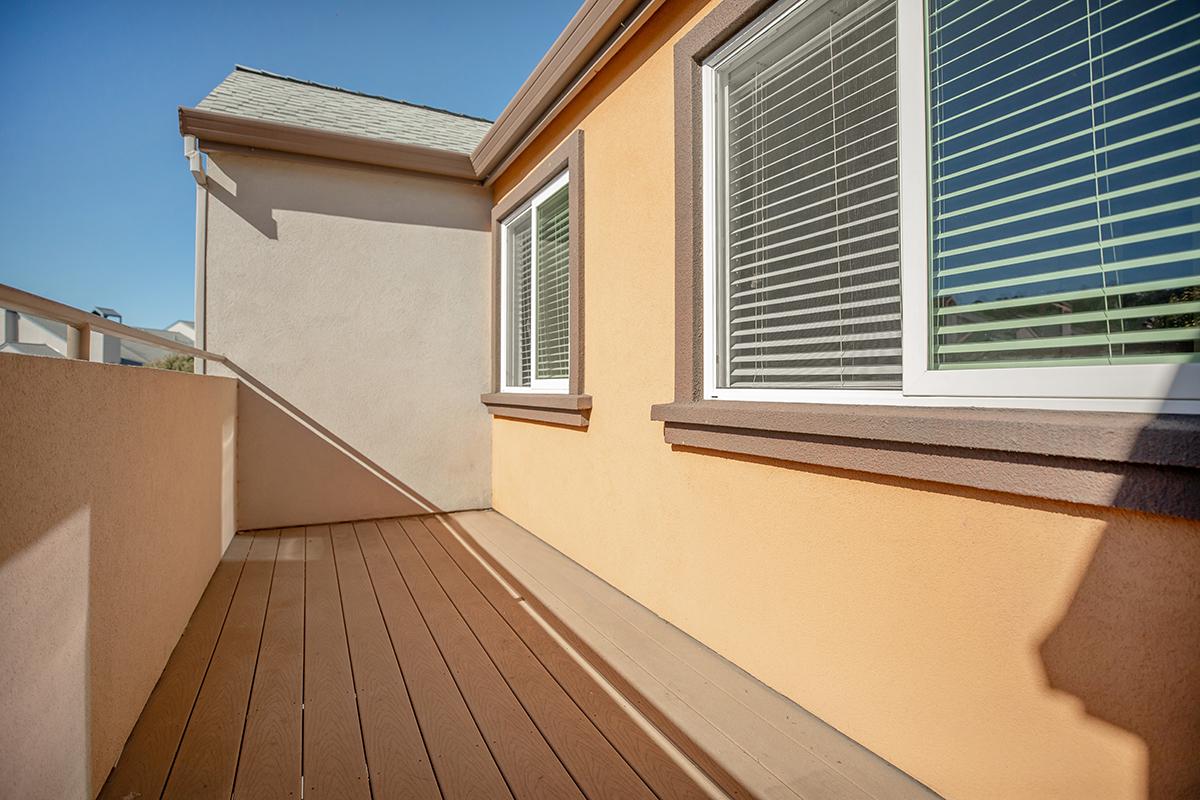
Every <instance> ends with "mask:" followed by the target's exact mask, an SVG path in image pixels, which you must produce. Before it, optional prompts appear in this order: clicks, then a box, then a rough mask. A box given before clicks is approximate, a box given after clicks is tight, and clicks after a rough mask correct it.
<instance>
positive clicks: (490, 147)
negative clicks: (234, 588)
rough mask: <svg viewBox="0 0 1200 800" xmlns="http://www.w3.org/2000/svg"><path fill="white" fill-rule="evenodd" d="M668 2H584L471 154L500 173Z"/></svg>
mask: <svg viewBox="0 0 1200 800" xmlns="http://www.w3.org/2000/svg"><path fill="white" fill-rule="evenodd" d="M664 2H665V0H586V1H585V2H584V4H583V6H582V7H581V8H580V9H579V11H578V12H576V14H575V16H574V17H572V18H571V21H570V22H568V23H567V27H566V28H565V29H564V30H563V32H562V33H561V34H559V36H558V38H557V39H555V40H554V44H552V45H551V46H550V49H549V51H547V53H546V55H544V56H543V57H542V60H541V61H539V62H538V65H537V66H536V67H534V69H533V72H532V73H530V75H529V77H528V78H526V79H525V82H524V83H523V84H521V88H519V89H518V90H517V93H516V94H515V95H513V98H512V100H510V101H509V103H508V105H507V106H505V108H504V111H503V112H501V114H500V116H499V117H497V118H496V121H495V122H494V123H492V127H491V128H489V129H488V131H487V133H485V134H484V136H483V139H481V140H480V142H479V144H478V145H477V146H476V147H475V150H474V152H472V153H471V163H472V164H473V165H474V167H475V172H476V174H477V175H479V176H480V178H483V179H486V180H485V183H491V181H492V180H494V178H495V177H496V175H497V174H498V173H499V172H501V171H502V170H503V169H504V168H505V167H506V166H507V165H508V164H510V163H511V162H512V160H513V159H514V158H516V156H517V155H519V154H520V152H521V151H522V150H524V148H525V147H526V146H527V145H528V144H529V143H530V142H531V141H532V140H533V139H534V138H535V137H536V136H537V134H538V133H540V132H541V131H542V130H543V129H544V128H545V127H546V125H547V124H549V122H550V121H551V120H552V119H553V118H554V117H555V116H556V115H557V114H558V112H559V111H561V110H562V109H563V108H564V107H565V106H566V104H567V103H568V102H569V101H570V100H571V99H572V98H573V97H574V96H575V95H576V94H578V93H579V91H580V90H582V89H583V87H584V86H585V85H586V84H587V83H588V81H590V80H591V78H592V77H593V76H595V75H596V74H597V73H598V72H599V71H600V69H601V67H603V66H604V64H605V63H607V62H608V59H609V58H611V57H612V56H613V55H614V54H615V53H616V52H617V51H618V50H619V49H620V48H621V47H622V46H623V45H624V44H625V42H627V41H628V40H629V38H630V37H632V36H633V34H634V33H636V32H637V30H638V29H639V28H640V27H641V26H642V24H643V23H645V22H646V20H648V19H649V18H650V16H651V15H652V14H653V13H654V12H655V11H656V10H657V9H658V8H659V7H660V6H662V5H663V3H664Z"/></svg>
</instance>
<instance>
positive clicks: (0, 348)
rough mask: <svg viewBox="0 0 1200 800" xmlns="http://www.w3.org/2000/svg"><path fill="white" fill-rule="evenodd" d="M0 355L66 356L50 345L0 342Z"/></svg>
mask: <svg viewBox="0 0 1200 800" xmlns="http://www.w3.org/2000/svg"><path fill="white" fill-rule="evenodd" d="M0 353H18V354H20V355H23V356H50V357H51V358H65V356H64V355H63V354H62V353H60V352H58V351H57V350H55V349H54V348H53V347H51V346H50V345H48V344H34V343H33V342H0Z"/></svg>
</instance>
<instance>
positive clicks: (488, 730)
mask: <svg viewBox="0 0 1200 800" xmlns="http://www.w3.org/2000/svg"><path fill="white" fill-rule="evenodd" d="M414 527H416V528H421V522H420V520H416V519H413V520H407V519H406V520H404V521H403V522H402V523H401V525H399V526H397V525H389V526H387V527H386V528H385V530H384V541H385V542H386V543H387V546H388V549H389V550H390V551H391V553H392V556H393V558H395V559H396V564H397V565H398V566H399V567H400V573H401V574H402V575H403V576H404V580H405V582H406V583H407V584H408V587H409V590H410V591H411V592H412V595H413V599H414V600H415V601H416V603H417V608H418V609H419V610H420V611H421V615H422V616H423V617H424V619H425V622H426V624H427V625H428V626H429V630H430V632H431V633H432V634H433V638H434V640H435V641H436V642H437V644H438V647H439V649H440V650H441V652H442V657H443V658H444V659H445V660H446V663H447V665H448V666H449V667H450V671H451V674H453V675H454V677H455V679H456V683H457V685H458V688H459V691H460V692H461V693H462V695H463V698H464V699H465V700H466V701H467V706H468V708H470V709H471V711H472V716H474V718H475V722H476V724H477V725H478V726H479V729H480V731H481V732H482V733H483V735H484V737H485V739H486V740H487V742H488V745H489V749H490V750H491V752H492V756H493V757H494V758H495V760H496V763H497V764H498V765H499V767H500V770H501V772H502V773H503V774H504V777H505V779H506V781H507V783H508V786H509V789H510V790H511V791H512V793H513V795H514V796H515V797H516V798H517V800H525V799H526V798H530V799H531V800H532V798H546V800H550V799H551V798H563V799H564V800H567V798H572V797H575V798H582V797H583V795H582V794H581V793H580V791H579V788H578V787H577V786H576V785H575V783H574V781H573V780H572V779H571V776H570V775H569V774H568V773H567V771H566V769H565V768H564V767H563V765H562V762H561V761H559V760H558V757H557V756H556V755H555V753H554V751H553V750H552V749H551V748H550V746H549V745H548V744H547V743H546V740H545V738H543V737H542V735H541V733H540V732H539V731H538V729H537V727H536V726H535V725H534V724H533V721H532V720H530V718H529V716H528V714H527V713H526V712H525V709H524V708H523V707H522V706H521V704H520V703H519V702H518V701H517V698H516V697H515V696H514V695H513V693H512V691H511V689H510V688H509V686H508V684H507V683H506V682H505V680H504V678H503V676H501V675H500V673H499V671H498V670H497V669H496V666H495V664H494V663H493V662H492V660H491V658H489V656H488V654H487V652H486V651H485V650H484V649H483V646H482V645H481V644H480V643H479V641H478V639H476V638H475V635H474V634H473V633H472V631H471V629H470V627H468V626H467V624H466V622H465V621H464V620H463V618H462V616H461V615H460V614H459V612H458V610H457V609H456V608H455V606H454V604H453V603H452V602H451V601H450V598H449V597H447V596H446V593H445V591H444V590H443V589H442V587H441V585H440V584H439V583H438V581H437V579H436V578H435V577H434V575H433V573H432V572H431V571H430V570H429V567H428V565H427V564H426V563H425V561H424V559H422V558H421V555H420V553H419V552H418V551H417V549H416V548H415V547H414V545H413V543H412V541H411V539H410V538H409V531H410V530H412V529H413V528H414Z"/></svg>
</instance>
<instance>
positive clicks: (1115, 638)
mask: <svg viewBox="0 0 1200 800" xmlns="http://www.w3.org/2000/svg"><path fill="white" fill-rule="evenodd" d="M703 10H704V8H703V6H702V5H701V4H697V3H691V4H688V3H674V4H668V5H667V7H666V8H665V10H664V11H660V12H659V13H658V14H657V15H656V17H655V19H654V20H652V21H651V23H649V26H648V27H647V28H646V29H645V30H644V31H642V32H640V33H639V34H638V35H637V37H636V38H635V40H634V45H633V47H631V48H627V52H623V53H622V54H621V55H620V56H618V58H617V59H616V60H615V61H614V62H613V63H612V64H611V65H610V66H609V67H608V68H606V70H605V71H604V72H603V73H602V74H601V75H600V76H599V77H598V78H597V80H596V81H595V82H594V84H593V85H592V86H591V87H589V89H588V90H587V91H586V92H585V93H584V94H583V95H582V96H581V97H580V98H579V99H578V100H577V101H575V102H574V103H573V104H572V105H571V106H570V107H568V109H566V111H565V112H564V113H563V115H562V116H561V118H560V119H559V120H558V121H556V122H555V123H554V125H552V126H551V127H550V128H549V129H548V130H547V132H546V134H545V136H544V137H543V138H542V139H541V140H539V141H538V142H536V143H535V145H534V147H532V148H531V151H530V153H529V155H527V156H525V157H523V158H522V159H519V160H518V161H517V162H516V163H515V165H514V167H513V168H512V169H510V170H509V171H508V172H507V173H506V174H505V175H503V176H501V178H500V179H499V180H498V181H497V182H496V185H495V186H496V189H497V197H498V198H499V197H502V196H503V193H504V192H505V191H507V189H508V188H511V187H512V186H513V185H515V183H516V182H517V181H519V179H520V178H521V176H522V175H523V174H524V173H526V172H527V171H528V170H529V169H530V168H531V167H532V166H533V165H534V164H536V162H537V161H538V160H539V159H540V158H541V157H544V155H545V154H546V153H548V152H550V150H551V149H552V148H553V147H554V146H555V145H556V144H557V143H558V141H561V139H562V137H563V136H565V135H566V134H567V133H569V132H570V131H571V130H573V129H574V128H575V127H579V128H582V129H583V130H584V131H585V135H586V143H587V145H586V147H587V151H586V157H585V165H586V166H585V169H586V187H587V189H586V191H587V198H586V204H585V208H586V214H587V230H588V236H587V240H586V243H585V248H586V256H585V264H586V269H587V274H586V283H587V293H586V299H585V303H586V311H585V320H586V334H585V335H586V342H587V350H586V353H585V359H586V376H587V385H586V386H585V387H584V390H585V391H587V392H588V393H590V394H591V395H592V396H593V397H594V409H593V412H592V415H591V424H590V426H589V428H588V430H587V431H586V432H580V431H576V430H569V429H564V428H557V427H553V426H548V425H541V424H534V423H528V422H521V421H516V420H508V419H501V418H497V419H495V420H494V421H493V423H492V425H493V443H492V444H493V468H492V478H493V503H494V506H495V508H496V509H497V510H498V511H500V512H502V513H504V514H505V515H507V516H509V517H510V518H512V519H513V520H515V521H516V522H518V523H520V524H521V525H523V526H525V527H526V528H528V529H529V530H530V531H532V532H533V533H535V534H536V535H538V536H539V537H541V538H542V539H544V540H545V541H547V542H548V543H550V544H551V545H553V546H554V547H556V548H558V549H559V550H561V551H562V552H564V553H565V554H566V555H568V556H570V557H571V558H573V559H575V560H576V561H578V562H579V563H581V564H583V565H584V566H586V567H587V568H589V569H591V570H592V571H594V572H595V573H597V574H598V575H599V576H600V577H602V578H604V579H606V580H607V581H609V582H610V583H612V584H613V585H614V586H616V587H617V588H618V589H620V590H622V591H624V592H626V593H627V594H629V595H630V596H632V597H633V598H634V599H636V600H638V601H639V602H641V603H643V604H645V605H646V606H648V607H649V608H650V609H652V610H653V611H655V612H657V613H658V614H660V615H661V616H663V617H664V618H665V619H667V620H668V621H670V622H672V623H674V624H675V625H677V626H679V627H680V628H682V629H683V630H685V631H687V632H688V633H690V634H691V635H693V636H695V637H696V638H697V639H699V640H700V641H702V642H704V643H705V644H707V645H709V646H711V647H712V648H714V649H715V650H716V651H718V652H719V653H721V654H723V655H724V656H726V657H727V658H729V659H730V660H732V661H734V662H735V663H737V664H738V665H740V666H741V667H743V668H745V669H746V670H748V671H749V672H751V673H752V674H754V675H755V676H757V677H758V678H760V679H761V680H762V681H764V682H765V683H767V684H768V685H770V686H772V687H774V688H775V689H777V690H779V691H780V692H782V693H784V694H785V695H787V696H788V697H790V698H792V699H793V700H795V701H796V702H797V703H799V704H800V705H802V706H804V707H805V708H807V709H809V710H810V711H812V712H814V713H816V714H817V715H818V716H820V717H821V718H822V719H824V720H826V721H827V722H829V723H830V724H832V725H834V726H835V727H837V728H838V729H840V730H841V731H843V732H844V733H846V734H847V735H849V736H851V737H852V738H854V739H856V740H857V741H859V742H861V743H862V744H864V745H865V746H867V747H868V748H870V749H872V750H874V751H875V752H876V753H878V754H880V755H881V756H883V757H884V758H886V759H888V760H889V761H891V762H892V763H894V764H896V765H897V766H899V767H900V768H901V769H903V770H905V771H907V772H908V773H910V774H911V775H913V776H914V777H916V778H917V779H919V780H921V781H923V782H925V783H926V784H928V785H929V786H930V787H931V788H933V789H935V790H936V791H938V792H940V793H942V794H943V795H944V796H946V797H948V798H953V799H955V800H1013V798H1039V799H1040V798H1079V800H1135V799H1137V798H1155V799H1156V800H1157V799H1158V798H1184V797H1195V796H1197V795H1200V759H1197V758H1196V754H1197V753H1200V659H1197V658H1196V654H1197V653H1200V526H1198V525H1196V524H1191V523H1187V522H1185V521H1182V520H1175V519H1168V518H1156V517H1150V516H1142V515H1137V514H1134V513H1121V512H1115V511H1112V510H1109V509H1102V508H1096V507H1086V506H1071V505H1066V504H1054V503H1050V502H1041V501H1034V500H1030V499H1027V498H1020V497H1016V496H1009V495H1002V494H992V493H986V492H982V491H976V490H967V489H962V488H956V487H953V486H947V485H941V484H933V483H921V482H916V481H907V480H900V479H888V478H882V477H879V476H873V475H870V474H866V473H854V472H845V471H835V470H828V469H822V468H816V467H805V466H803V465H794V464H792V465H789V464H783V463H772V462H768V461H765V460H759V459H753V458H742V457H734V456H727V455H722V454H719V453H709V452H697V451H687V450H685V449H673V448H672V447H670V446H668V445H666V444H664V443H663V438H662V427H661V425H660V424H658V423H654V422H651V421H650V418H649V409H650V405H651V404H653V403H660V402H665V401H669V400H671V399H672V396H673V375H674V366H673V358H674V328H673V325H674V229H673V226H672V224H671V214H672V211H671V210H672V209H673V208H674V196H673V193H674V172H673V117H672V113H673V111H672V109H673V86H672V53H671V44H672V43H673V42H674V41H675V40H676V39H677V38H678V37H679V35H681V34H682V32H685V31H686V29H687V28H689V27H690V25H691V24H692V22H694V20H695V19H698V18H699V14H701V13H702V12H703ZM1198 490H1200V489H1198Z"/></svg>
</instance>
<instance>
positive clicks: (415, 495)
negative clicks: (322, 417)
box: [221, 358, 442, 514]
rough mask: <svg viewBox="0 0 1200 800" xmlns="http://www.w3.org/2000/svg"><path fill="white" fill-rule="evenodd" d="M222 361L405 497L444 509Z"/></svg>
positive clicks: (429, 508) (427, 507)
mask: <svg viewBox="0 0 1200 800" xmlns="http://www.w3.org/2000/svg"><path fill="white" fill-rule="evenodd" d="M221 363H223V364H224V365H225V367H226V368H228V369H229V371H230V372H232V373H233V374H234V375H236V376H237V378H238V380H240V381H242V382H243V383H244V384H246V385H247V386H249V387H250V388H251V389H253V390H254V391H256V392H257V393H258V394H260V395H262V396H263V397H265V398H266V399H267V400H269V401H270V402H271V403H273V404H274V405H275V406H276V407H278V408H279V409H280V410H282V411H283V412H284V413H286V414H287V415H288V416H290V417H292V418H293V419H294V420H296V421H297V422H299V423H300V424H301V425H303V426H305V427H306V428H308V429H309V430H310V431H312V432H313V433H315V434H316V435H317V436H319V437H321V438H322V439H324V440H325V442H326V443H327V444H329V445H332V446H333V447H335V448H337V449H338V450H340V451H341V452H342V454H343V455H345V456H346V457H347V458H349V459H351V460H352V461H354V462H355V463H357V464H358V465H359V466H360V467H362V468H363V469H365V470H367V471H368V472H370V473H372V474H373V475H374V476H375V477H377V478H379V479H380V480H381V481H383V482H384V483H386V484H388V485H389V486H391V487H392V488H393V489H395V490H396V491H398V492H400V493H401V494H403V495H405V496H406V497H408V499H410V500H412V501H413V502H415V503H416V504H417V505H419V506H421V507H422V508H424V509H425V510H426V511H428V512H429V513H433V514H437V513H442V510H441V509H439V508H438V507H437V506H436V505H434V504H433V503H432V502H430V501H429V500H428V499H427V498H426V497H425V496H424V495H422V494H421V493H420V492H418V491H417V490H416V489H413V488H412V487H411V486H409V485H408V484H407V483H405V482H404V481H402V480H400V479H399V478H397V477H396V476H395V475H393V474H392V473H390V472H388V471H387V470H386V469H384V468H383V467H381V466H380V465H379V464H377V463H376V462H374V461H373V460H371V459H370V458H368V457H367V456H366V455H364V454H363V453H362V452H361V451H360V450H358V449H357V448H356V447H354V446H353V445H351V444H350V443H349V442H347V441H346V440H344V439H342V438H341V437H340V436H338V435H337V434H335V433H334V432H333V431H331V430H329V429H328V428H326V427H325V426H324V425H322V424H321V423H319V422H317V421H316V420H315V419H313V418H312V417H310V416H309V415H308V414H305V413H304V412H303V411H301V410H300V409H299V408H297V407H296V406H294V405H293V404H292V403H290V402H289V401H288V400H286V399H285V398H284V397H283V396H281V395H280V394H279V393H278V392H276V391H275V390H274V389H272V388H271V387H269V386H267V385H266V384H265V383H263V382H262V381H260V380H259V379H258V378H255V377H254V376H253V375H251V374H250V373H249V372H247V371H246V370H244V369H242V368H241V367H240V366H238V365H237V363H235V362H234V361H233V360H232V359H229V358H225V359H224V360H223V361H222V362H221Z"/></svg>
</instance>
